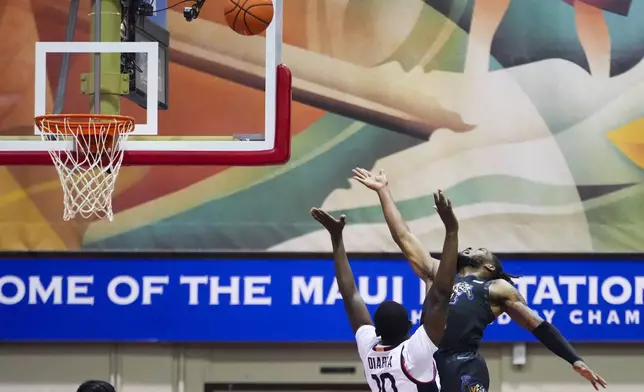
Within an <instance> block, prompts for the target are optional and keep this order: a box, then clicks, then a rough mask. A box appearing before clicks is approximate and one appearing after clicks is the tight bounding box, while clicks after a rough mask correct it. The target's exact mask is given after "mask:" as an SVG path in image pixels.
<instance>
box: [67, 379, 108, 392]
mask: <svg viewBox="0 0 644 392" xmlns="http://www.w3.org/2000/svg"><path fill="white" fill-rule="evenodd" d="M76 392H115V391H114V387H113V386H112V384H110V383H109V382H107V381H101V380H89V381H85V382H84V383H82V384H81V385H80V386H79V387H78V390H77V391H76Z"/></svg>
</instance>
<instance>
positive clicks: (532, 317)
mask: <svg viewBox="0 0 644 392" xmlns="http://www.w3.org/2000/svg"><path fill="white" fill-rule="evenodd" d="M490 297H491V299H492V301H494V302H495V303H498V304H499V305H500V307H501V310H502V311H503V312H505V313H507V314H508V316H510V318H511V319H512V320H514V321H515V322H516V323H517V324H519V325H520V326H521V327H523V328H524V329H526V330H528V331H530V332H531V333H532V334H533V335H534V336H535V337H536V338H537V339H538V340H539V341H540V342H541V343H543V345H544V346H546V348H547V349H548V350H550V351H552V352H553V353H554V354H555V355H557V356H558V357H560V358H562V359H564V360H565V361H567V362H568V363H570V364H571V365H572V367H573V369H574V370H575V371H576V372H577V373H579V374H580V375H581V376H582V377H584V378H585V379H587V380H588V381H590V383H591V384H592V385H593V387H594V388H595V389H596V390H597V389H599V388H598V387H599V386H601V387H603V388H606V381H604V379H603V378H601V377H600V376H599V375H598V374H596V373H595V372H593V371H592V370H591V369H590V368H589V367H588V366H587V365H586V363H585V362H584V361H583V359H582V358H581V357H580V356H579V354H577V352H576V351H575V349H574V348H573V347H572V346H571V345H570V343H568V341H567V340H566V338H564V337H563V335H562V334H561V332H559V330H558V329H557V328H556V327H555V326H554V325H552V324H550V323H549V322H547V321H545V320H544V319H542V318H541V317H539V316H538V315H537V313H536V312H535V311H533V310H532V309H530V308H529V307H528V305H527V303H526V301H525V299H524V298H523V296H522V295H521V293H519V291H518V290H517V289H516V288H515V287H514V285H512V284H511V283H510V282H507V281H505V280H502V279H499V280H495V281H494V283H493V284H492V285H491V286H490Z"/></svg>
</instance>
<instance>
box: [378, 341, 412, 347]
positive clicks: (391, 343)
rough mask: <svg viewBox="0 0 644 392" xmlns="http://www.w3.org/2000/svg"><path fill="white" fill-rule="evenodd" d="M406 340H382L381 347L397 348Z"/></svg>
mask: <svg viewBox="0 0 644 392" xmlns="http://www.w3.org/2000/svg"><path fill="white" fill-rule="evenodd" d="M405 340H406V339H402V340H400V339H398V340H391V341H389V340H382V341H381V342H380V345H381V346H388V347H397V346H399V345H400V344H401V343H402V342H404V341H405Z"/></svg>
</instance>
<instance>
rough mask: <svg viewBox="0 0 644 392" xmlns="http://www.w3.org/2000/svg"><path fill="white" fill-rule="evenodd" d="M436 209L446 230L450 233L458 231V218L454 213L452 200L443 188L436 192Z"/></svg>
mask: <svg viewBox="0 0 644 392" xmlns="http://www.w3.org/2000/svg"><path fill="white" fill-rule="evenodd" d="M434 209H435V210H436V212H437V213H438V216H440V218H441V220H442V221H443V224H444V225H445V230H446V231H447V232H448V233H455V232H457V231H458V220H457V219H456V216H455V215H454V211H452V201H451V200H450V199H448V198H447V197H445V194H443V191H441V190H438V192H434Z"/></svg>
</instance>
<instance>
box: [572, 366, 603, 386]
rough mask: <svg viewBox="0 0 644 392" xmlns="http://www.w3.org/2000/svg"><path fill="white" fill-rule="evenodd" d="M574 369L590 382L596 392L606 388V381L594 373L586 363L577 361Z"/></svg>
mask: <svg viewBox="0 0 644 392" xmlns="http://www.w3.org/2000/svg"><path fill="white" fill-rule="evenodd" d="M572 368H573V369H575V371H576V372H577V373H579V375H581V376H582V377H583V378H585V379H586V380H588V381H590V383H591V384H592V386H593V388H595V390H596V391H599V387H600V386H601V387H602V388H606V385H608V384H607V383H606V381H605V380H604V379H603V378H602V377H601V376H600V375H599V374H596V373H595V372H593V371H592V370H591V369H590V368H589V367H588V365H586V363H585V362H584V361H577V362H575V363H573V364H572Z"/></svg>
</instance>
